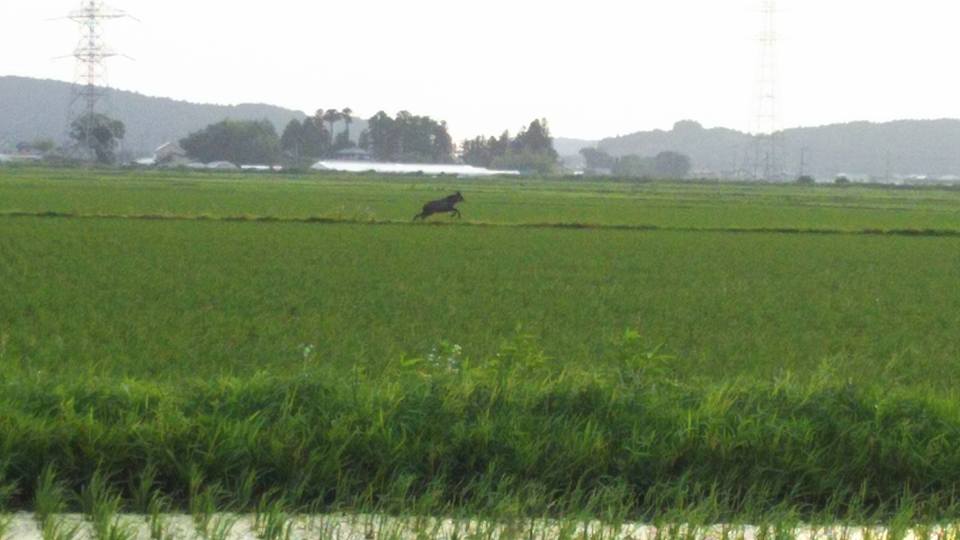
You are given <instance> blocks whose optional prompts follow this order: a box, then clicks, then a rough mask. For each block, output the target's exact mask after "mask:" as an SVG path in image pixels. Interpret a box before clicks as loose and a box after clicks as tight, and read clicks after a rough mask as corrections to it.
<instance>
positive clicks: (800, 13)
mask: <svg viewBox="0 0 960 540" xmlns="http://www.w3.org/2000/svg"><path fill="white" fill-rule="evenodd" d="M79 4H80V2H79V1H78V0H0V75H21V76H30V77H40V78H51V79H60V80H71V79H72V78H73V73H74V70H73V65H72V61H71V60H59V61H54V60H53V58H55V57H57V56H61V55H64V54H69V53H70V52H71V51H72V49H73V47H74V46H75V45H76V42H77V40H78V36H79V30H78V28H77V27H76V25H75V24H74V23H71V22H69V21H48V19H51V18H54V17H57V16H60V15H63V14H65V13H67V12H69V11H70V10H71V9H74V8H76V7H78V6H79ZM779 4H780V5H779V10H780V14H779V15H778V25H779V30H780V37H781V41H780V43H779V46H778V50H779V59H780V61H779V71H780V76H779V88H780V92H779V96H778V98H779V99H778V103H779V107H780V110H781V113H780V124H781V125H782V126H783V127H793V126H801V125H820V124H826V123H833V122H843V121H850V120H873V121H884V120H893V119H900V118H943V117H960V85H958V83H960V69H958V65H957V54H956V52H957V50H958V49H960V44H958V40H957V34H958V27H960V4H957V3H956V2H954V1H952V0H910V1H907V0H898V1H893V0H780V1H779ZM110 5H112V6H114V7H116V8H119V9H123V10H126V11H129V12H130V13H133V14H134V15H136V16H137V18H139V19H140V22H133V21H116V22H110V23H108V25H107V32H106V38H107V41H108V42H109V43H110V44H111V45H112V46H113V48H114V49H116V50H117V51H121V52H123V53H125V54H128V55H130V56H132V57H134V58H135V59H136V60H135V61H130V60H126V59H122V58H120V59H114V60H111V61H110V64H109V82H110V84H111V86H113V87H116V88H120V89H124V90H133V91H137V92H140V93H143V94H147V95H153V96H165V97H172V98H176V99H183V100H189V101H195V102H205V103H223V104H236V103H243V102H264V103H271V104H276V105H280V106H284V107H290V108H295V109H300V110H303V111H306V112H312V111H314V110H315V109H317V108H319V107H323V108H342V107H345V106H349V107H351V108H353V110H354V111H356V112H357V113H358V114H359V115H361V116H364V117H366V116H369V115H371V114H373V113H375V112H376V111H378V110H380V109H383V110H386V111H387V112H390V113H395V112H397V111H399V110H403V109H406V110H409V111H411V112H413V113H416V114H427V115H430V116H433V117H435V118H438V119H444V120H447V122H448V123H449V124H450V127H451V131H452V132H453V134H454V136H455V137H456V138H463V137H468V136H474V135H477V134H495V133H499V132H501V131H502V130H504V129H510V130H511V131H516V130H517V128H519V127H521V126H522V125H524V124H525V123H527V122H529V121H530V120H531V119H533V118H535V117H546V118H547V119H548V120H549V121H550V125H551V129H552V132H553V134H554V135H558V136H566V137H580V138H601V137H606V136H614V135H619V134H626V133H630V132H634V131H638V130H643V129H653V128H662V129H669V128H670V127H671V126H672V124H673V123H674V122H675V121H677V120H680V119H687V118H689V119H694V120H698V121H700V122H701V123H703V124H704V125H705V126H707V127H713V126H726V127H732V128H737V129H744V130H749V129H751V128H752V127H753V112H754V110H755V106H754V101H755V95H756V93H757V92H756V89H757V71H758V64H759V62H758V56H759V52H758V51H759V45H758V39H757V38H758V36H759V34H760V29H761V26H760V22H761V17H760V13H759V12H760V0H661V1H651V0H592V1H589V2H584V1H564V0H549V1H548V0H543V1H541V0H406V1H401V0H345V1H339V2H320V1H316V0H313V1H298V0H272V1H269V2H254V1H248V0H233V1H220V0H192V1H185V0H164V1H156V0H154V1H149V2H148V1H145V0H113V1H112V2H110Z"/></svg>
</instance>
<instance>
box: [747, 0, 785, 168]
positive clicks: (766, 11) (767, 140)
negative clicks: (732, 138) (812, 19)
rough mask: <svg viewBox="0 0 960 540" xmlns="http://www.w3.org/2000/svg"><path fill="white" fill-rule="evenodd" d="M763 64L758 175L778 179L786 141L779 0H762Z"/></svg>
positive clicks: (757, 123) (760, 71) (757, 139)
mask: <svg viewBox="0 0 960 540" xmlns="http://www.w3.org/2000/svg"><path fill="white" fill-rule="evenodd" d="M760 12H761V16H762V31H761V33H760V38H759V40H760V65H759V69H758V73H757V102H756V108H757V109H756V118H755V119H754V123H755V129H756V132H755V135H754V137H755V144H756V145H757V151H756V152H755V160H756V161H755V163H754V167H753V169H754V177H755V179H759V178H758V175H759V171H760V170H761V169H762V170H763V177H762V179H763V180H777V179H781V177H782V176H783V169H784V166H783V141H782V137H783V135H782V133H780V123H779V116H778V110H777V90H778V73H777V42H778V39H779V38H778V35H777V24H776V23H777V5H776V0H762V3H761V8H760Z"/></svg>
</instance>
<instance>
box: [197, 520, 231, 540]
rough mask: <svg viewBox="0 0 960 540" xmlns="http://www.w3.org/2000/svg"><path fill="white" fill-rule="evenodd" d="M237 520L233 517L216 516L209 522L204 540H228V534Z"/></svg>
mask: <svg viewBox="0 0 960 540" xmlns="http://www.w3.org/2000/svg"><path fill="white" fill-rule="evenodd" d="M237 521H238V518H237V517H236V516H235V515H228V514H217V515H216V516H215V517H214V518H213V519H212V520H211V521H210V525H209V527H208V530H207V534H208V535H207V536H204V539H205V540H229V538H230V533H231V532H232V531H233V528H234V527H235V526H236V524H237Z"/></svg>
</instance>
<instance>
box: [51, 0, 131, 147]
mask: <svg viewBox="0 0 960 540" xmlns="http://www.w3.org/2000/svg"><path fill="white" fill-rule="evenodd" d="M125 17H129V18H133V17H131V16H130V15H128V14H127V13H125V12H123V11H121V10H119V9H115V8H112V7H110V6H108V5H106V4H105V3H104V2H103V1H102V0H83V2H82V3H81V5H80V8H79V9H76V10H74V11H72V12H70V14H69V15H67V19H69V20H71V21H74V22H76V23H77V24H78V25H80V33H81V38H80V42H79V43H77V46H76V48H75V49H74V50H73V57H74V58H76V60H77V63H76V73H75V76H74V86H73V97H72V100H71V104H70V113H69V118H68V123H69V124H72V123H73V122H74V121H76V120H77V119H79V118H88V119H90V118H93V115H94V114H96V113H97V105H98V103H99V102H100V101H101V99H102V98H103V97H104V95H106V92H107V86H108V85H107V69H106V61H107V60H108V59H109V58H112V57H114V56H118V54H117V53H116V52H114V51H113V50H112V49H110V47H109V46H108V45H107V44H106V42H105V41H104V39H103V23H104V22H105V21H108V20H111V19H121V18H125ZM86 131H87V138H88V139H89V138H90V137H91V131H92V130H89V129H88V130H86ZM87 143H88V144H87V145H86V146H87V149H89V148H91V145H90V144H89V143H90V141H89V140H88V141H87Z"/></svg>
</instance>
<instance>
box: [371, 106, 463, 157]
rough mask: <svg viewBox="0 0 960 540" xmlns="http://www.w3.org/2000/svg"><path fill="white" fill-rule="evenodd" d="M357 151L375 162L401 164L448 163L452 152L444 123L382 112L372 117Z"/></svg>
mask: <svg viewBox="0 0 960 540" xmlns="http://www.w3.org/2000/svg"><path fill="white" fill-rule="evenodd" d="M360 147H361V148H363V149H365V150H367V151H369V152H370V154H371V157H373V159H375V160H377V161H397V162H401V163H450V162H452V161H453V154H454V150H455V149H454V147H453V139H452V138H451V137H450V133H449V132H448V131H447V123H446V122H444V121H440V122H437V121H436V120H434V119H432V118H430V117H429V116H417V115H413V114H410V113H409V112H407V111H400V112H399V113H397V116H396V117H394V118H391V117H390V115H388V114H387V113H385V112H383V111H380V112H378V113H377V114H375V115H373V116H372V117H371V118H370V119H369V120H367V129H366V130H365V131H364V132H363V133H361V134H360Z"/></svg>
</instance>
